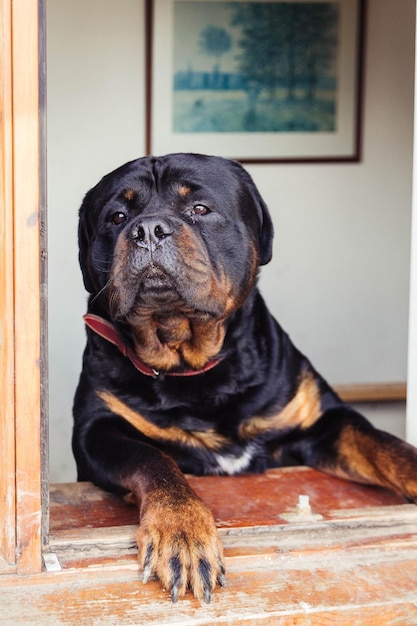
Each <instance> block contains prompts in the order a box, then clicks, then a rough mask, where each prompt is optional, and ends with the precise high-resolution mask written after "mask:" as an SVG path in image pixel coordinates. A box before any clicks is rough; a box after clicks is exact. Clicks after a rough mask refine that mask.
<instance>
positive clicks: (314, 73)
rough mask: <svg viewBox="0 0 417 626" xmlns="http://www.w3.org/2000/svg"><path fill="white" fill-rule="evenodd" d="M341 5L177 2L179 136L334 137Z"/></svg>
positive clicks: (176, 115) (176, 110)
mask: <svg viewBox="0 0 417 626" xmlns="http://www.w3.org/2000/svg"><path fill="white" fill-rule="evenodd" d="M339 26H340V6H339V4H338V3H336V2H305V3H304V2H250V1H249V2H239V1H237V2H209V1H208V2H204V1H202V2H193V1H192V0H191V1H190V0H175V2H174V51H173V53H174V76H173V126H172V127H173V131H174V132H177V133H199V132H204V133H222V132H225V133H226V132H227V133H230V132H236V133H242V132H245V133H247V132H263V133H265V132H266V133H268V132H270V133H276V132H286V133H288V132H290V133H292V132H294V133H296V132H311V133H314V132H321V133H323V132H333V131H335V130H337V129H336V124H337V103H338V76H337V67H338V63H337V61H338V38H339V35H338V33H339Z"/></svg>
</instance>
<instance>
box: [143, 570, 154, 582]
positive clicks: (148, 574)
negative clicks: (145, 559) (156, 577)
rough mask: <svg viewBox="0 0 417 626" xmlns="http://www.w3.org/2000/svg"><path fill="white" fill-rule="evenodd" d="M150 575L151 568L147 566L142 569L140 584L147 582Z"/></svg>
mask: <svg viewBox="0 0 417 626" xmlns="http://www.w3.org/2000/svg"><path fill="white" fill-rule="evenodd" d="M151 574H152V568H151V567H149V566H146V567H144V569H143V574H142V582H143V584H144V585H146V583H147V582H148V580H149V579H150V577H151Z"/></svg>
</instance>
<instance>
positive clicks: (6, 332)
mask: <svg viewBox="0 0 417 626" xmlns="http://www.w3.org/2000/svg"><path fill="white" fill-rule="evenodd" d="M10 8H11V6H10V0H1V2H0V47H1V48H0V84H1V89H0V267H1V271H0V398H1V405H2V410H1V411H0V458H1V460H2V461H1V462H2V469H1V472H0V493H1V494H2V497H1V498H0V571H2V570H3V569H5V568H6V569H7V567H8V565H10V564H12V563H14V561H15V549H16V518H15V455H14V408H15V407H14V302H13V289H14V285H13V278H14V267H13V266H14V263H13V211H12V207H13V168H12V162H13V134H12V130H13V129H12V57H11V49H12V41H11V17H10Z"/></svg>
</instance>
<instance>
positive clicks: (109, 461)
mask: <svg viewBox="0 0 417 626" xmlns="http://www.w3.org/2000/svg"><path fill="white" fill-rule="evenodd" d="M80 441H81V442H82V443H81V445H80ZM75 451H76V450H75ZM80 455H82V456H80ZM76 456H77V457H78V460H79V467H84V468H85V475H86V476H88V477H89V478H90V479H92V480H93V481H94V482H95V483H96V484H98V485H99V486H101V487H103V488H104V489H108V490H113V491H115V490H116V491H117V490H118V491H122V490H123V491H127V492H131V493H132V494H133V496H134V499H135V500H136V501H137V503H138V505H139V509H140V525H139V529H138V532H137V543H138V560H139V565H140V566H141V567H142V568H143V582H147V581H148V580H149V578H150V576H151V575H155V576H156V577H157V578H158V579H159V580H160V581H161V583H162V585H163V587H164V588H165V589H167V590H169V592H170V594H171V598H172V601H173V602H175V601H176V600H177V599H178V597H180V596H181V595H183V594H184V593H185V591H186V589H187V587H189V588H190V589H191V590H192V592H193V593H194V595H195V596H196V597H197V598H198V599H199V600H201V601H204V602H209V601H210V597H211V592H212V591H213V589H214V587H215V586H216V583H217V582H218V583H219V584H220V585H221V586H224V585H225V569H224V560H223V548H222V544H221V540H220V537H219V535H218V532H217V529H216V526H215V522H214V519H213V516H212V514H211V512H210V510H209V509H208V508H207V506H206V505H205V504H204V503H203V502H202V501H201V500H200V498H199V497H198V496H197V495H196V494H195V493H194V491H193V490H192V489H191V487H190V486H189V484H188V483H187V481H186V479H185V477H184V475H183V474H182V472H181V471H180V469H179V468H178V466H177V465H176V463H175V462H174V461H173V460H172V459H171V458H170V457H169V456H168V455H166V454H164V453H163V452H162V451H160V450H159V449H157V448H155V447H154V446H152V445H150V444H147V443H144V442H142V441H140V440H137V439H134V438H131V437H130V436H129V434H128V432H125V431H124V429H123V427H120V425H116V424H115V423H114V422H113V420H97V421H96V422H95V423H94V424H93V425H92V426H91V428H90V431H89V432H88V434H84V435H83V437H82V439H81V440H80V439H78V452H77V451H76Z"/></svg>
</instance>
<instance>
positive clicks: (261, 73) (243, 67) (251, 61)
mask: <svg viewBox="0 0 417 626" xmlns="http://www.w3.org/2000/svg"><path fill="white" fill-rule="evenodd" d="M233 12H234V15H233V18H232V24H233V25H234V26H236V25H239V26H240V27H241V30H242V37H241V39H240V41H239V47H240V50H241V52H240V54H239V55H238V58H237V60H238V64H239V70H240V72H241V74H242V75H243V76H244V78H245V81H246V84H247V93H248V113H247V115H246V121H247V124H248V128H247V130H250V129H251V127H252V126H253V125H256V102H257V99H258V97H259V95H260V94H261V93H262V91H263V90H267V92H268V93H269V95H270V98H275V97H276V91H277V89H283V88H284V89H285V90H286V99H287V100H288V101H293V102H294V101H295V100H296V99H297V92H299V93H303V96H302V97H303V98H304V99H308V100H309V101H313V100H314V99H315V98H316V93H317V86H318V82H319V79H320V77H323V76H325V74H326V72H327V71H328V69H329V67H330V65H331V63H332V61H333V58H334V53H335V48H336V45H337V32H336V26H337V7H336V5H334V4H329V3H323V4H321V3H317V4H316V3H314V4H313V3H282V2H281V3H271V4H269V3H240V2H239V3H236V4H234V5H233Z"/></svg>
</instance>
